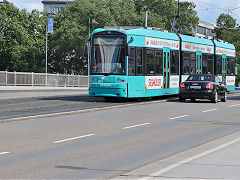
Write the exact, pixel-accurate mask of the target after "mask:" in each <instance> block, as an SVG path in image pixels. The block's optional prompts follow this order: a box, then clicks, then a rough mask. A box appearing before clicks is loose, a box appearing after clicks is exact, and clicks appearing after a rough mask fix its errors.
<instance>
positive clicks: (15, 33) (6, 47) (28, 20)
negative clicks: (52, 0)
mask: <svg viewBox="0 0 240 180" xmlns="http://www.w3.org/2000/svg"><path fill="white" fill-rule="evenodd" d="M43 24H44V21H43V20H42V19H41V17H40V13H39V12H37V11H33V12H32V13H27V12H26V10H22V11H19V10H18V9H17V8H16V7H14V6H13V5H12V4H6V5H5V4H4V5H1V7H0V59H1V61H0V70H8V71H36V72H39V71H41V69H39V68H40V67H41V62H39V60H40V59H39V58H40V57H42V54H43V48H42V47H43V42H44V40H43V37H42V35H43V27H42V26H43ZM42 59H43V58H42ZM42 59H41V61H42ZM39 65H40V67H39Z"/></svg>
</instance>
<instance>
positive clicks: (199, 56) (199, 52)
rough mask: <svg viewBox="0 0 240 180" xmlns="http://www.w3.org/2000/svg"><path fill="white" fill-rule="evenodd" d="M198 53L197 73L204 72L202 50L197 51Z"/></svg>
mask: <svg viewBox="0 0 240 180" xmlns="http://www.w3.org/2000/svg"><path fill="white" fill-rule="evenodd" d="M196 55H197V56H196V74H202V52H201V51H197V53H196Z"/></svg>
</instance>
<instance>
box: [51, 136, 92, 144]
mask: <svg viewBox="0 0 240 180" xmlns="http://www.w3.org/2000/svg"><path fill="white" fill-rule="evenodd" d="M94 135H95V134H87V135H84V136H78V137H73V138H68V139H63V140H59V141H54V142H53V143H54V144H56V143H61V142H66V141H72V140H76V139H81V138H85V137H89V136H94Z"/></svg>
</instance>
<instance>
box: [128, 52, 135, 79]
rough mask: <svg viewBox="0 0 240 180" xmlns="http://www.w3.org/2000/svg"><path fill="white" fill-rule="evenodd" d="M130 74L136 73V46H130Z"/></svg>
mask: <svg viewBox="0 0 240 180" xmlns="http://www.w3.org/2000/svg"><path fill="white" fill-rule="evenodd" d="M128 75H129V76H131V75H132V76H134V75H135V48H134V47H131V48H130V53H129V56H128Z"/></svg>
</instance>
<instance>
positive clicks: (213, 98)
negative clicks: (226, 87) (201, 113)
mask: <svg viewBox="0 0 240 180" xmlns="http://www.w3.org/2000/svg"><path fill="white" fill-rule="evenodd" d="M211 101H212V102H213V103H217V101H218V93H217V91H215V92H214V94H213V97H212V99H211Z"/></svg>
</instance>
